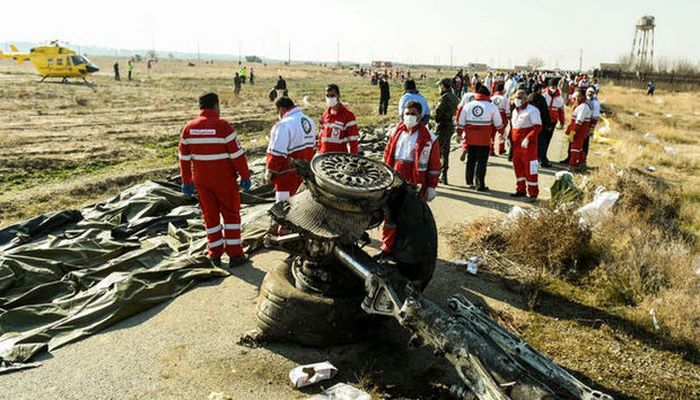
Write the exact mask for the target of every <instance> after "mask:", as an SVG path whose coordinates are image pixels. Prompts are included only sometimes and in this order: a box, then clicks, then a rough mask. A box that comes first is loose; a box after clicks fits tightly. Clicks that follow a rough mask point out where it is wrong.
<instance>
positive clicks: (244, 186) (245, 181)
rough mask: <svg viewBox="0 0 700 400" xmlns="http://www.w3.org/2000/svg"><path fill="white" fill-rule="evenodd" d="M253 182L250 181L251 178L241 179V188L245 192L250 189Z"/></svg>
mask: <svg viewBox="0 0 700 400" xmlns="http://www.w3.org/2000/svg"><path fill="white" fill-rule="evenodd" d="M252 184H253V183H252V182H251V181H250V179H241V188H242V189H243V191H244V192H247V191H249V190H250V186H251V185H252Z"/></svg>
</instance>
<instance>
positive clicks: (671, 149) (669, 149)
mask: <svg viewBox="0 0 700 400" xmlns="http://www.w3.org/2000/svg"><path fill="white" fill-rule="evenodd" d="M664 150H665V151H666V153H668V154H670V155H672V156H677V155H678V150H676V148H675V147H671V146H664Z"/></svg>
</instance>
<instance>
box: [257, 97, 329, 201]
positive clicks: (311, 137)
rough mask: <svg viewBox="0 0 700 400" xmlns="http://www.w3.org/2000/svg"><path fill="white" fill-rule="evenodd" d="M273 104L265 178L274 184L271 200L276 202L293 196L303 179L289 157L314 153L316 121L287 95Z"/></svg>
mask: <svg viewBox="0 0 700 400" xmlns="http://www.w3.org/2000/svg"><path fill="white" fill-rule="evenodd" d="M275 106H276V107H277V113H278V114H279V118H280V121H279V122H278V123H277V124H275V126H273V127H272V130H271V131H270V143H269V144H268V146H267V164H266V167H267V169H266V171H265V182H267V183H272V184H273V185H274V187H275V200H276V201H278V202H280V201H285V200H287V199H288V198H289V197H290V196H293V195H294V194H295V193H296V192H297V189H299V186H300V185H301V183H302V181H303V179H302V178H301V177H300V176H299V175H297V173H296V169H295V168H294V164H293V163H292V160H293V159H294V160H304V161H311V159H312V158H313V157H314V153H315V150H314V146H315V144H316V125H315V124H314V123H313V121H312V120H311V119H310V118H309V117H307V116H306V115H304V113H303V112H302V111H301V109H300V108H299V107H296V106H295V105H294V102H293V101H292V99H290V98H289V97H280V98H278V99H277V101H275Z"/></svg>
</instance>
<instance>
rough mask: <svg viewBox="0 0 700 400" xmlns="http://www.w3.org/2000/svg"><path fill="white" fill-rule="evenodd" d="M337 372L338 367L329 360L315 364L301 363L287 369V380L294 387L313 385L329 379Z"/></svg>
mask: <svg viewBox="0 0 700 400" xmlns="http://www.w3.org/2000/svg"><path fill="white" fill-rule="evenodd" d="M337 373H338V368H336V367H335V366H333V364H331V363H330V362H329V361H324V362H320V363H316V364H307V365H301V366H299V367H296V368H294V369H293V370H291V371H289V380H291V381H292V385H293V386H294V387H295V388H301V387H304V386H309V385H313V384H314V383H317V382H320V381H325V380H327V379H331V378H333V377H334V376H335V374H337Z"/></svg>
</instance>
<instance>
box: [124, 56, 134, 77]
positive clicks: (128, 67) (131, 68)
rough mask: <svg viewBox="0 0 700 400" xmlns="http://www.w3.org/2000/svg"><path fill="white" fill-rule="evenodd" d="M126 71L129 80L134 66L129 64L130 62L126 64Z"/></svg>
mask: <svg viewBox="0 0 700 400" xmlns="http://www.w3.org/2000/svg"><path fill="white" fill-rule="evenodd" d="M126 71H127V72H128V73H129V80H131V73H132V72H134V64H132V63H131V60H129V62H128V63H126Z"/></svg>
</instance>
